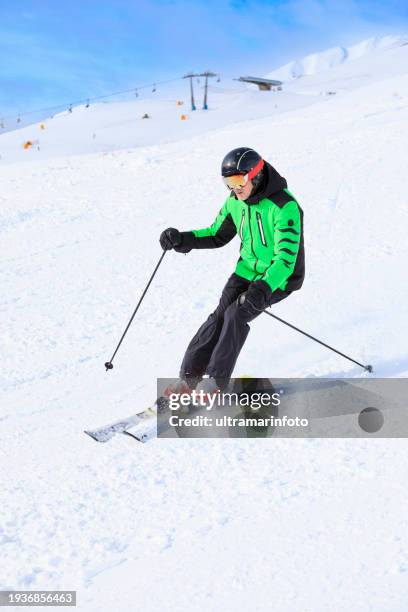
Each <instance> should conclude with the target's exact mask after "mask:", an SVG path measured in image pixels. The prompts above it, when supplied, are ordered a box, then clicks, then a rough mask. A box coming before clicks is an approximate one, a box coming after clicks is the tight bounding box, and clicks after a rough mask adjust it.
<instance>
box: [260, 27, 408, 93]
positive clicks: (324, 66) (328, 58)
mask: <svg viewBox="0 0 408 612" xmlns="http://www.w3.org/2000/svg"><path fill="white" fill-rule="evenodd" d="M407 43H408V37H403V36H384V37H372V38H368V39H367V40H363V41H362V42H360V43H358V44H357V45H353V46H351V47H332V48H331V49H327V50H326V51H322V52H320V53H312V54H311V55H307V56H306V57H304V58H302V59H300V60H293V61H291V62H289V63H288V64H285V65H284V66H281V67H280V68H277V69H276V70H273V71H272V72H270V73H269V74H268V75H266V78H270V79H278V80H281V81H284V82H286V81H290V80H291V79H299V78H300V77H304V76H310V75H316V74H317V73H319V72H327V71H328V70H332V69H333V68H336V67H337V66H340V65H341V64H344V63H347V64H349V63H350V62H352V61H354V60H356V59H360V58H362V59H363V60H365V62H366V64H367V60H368V62H369V63H371V64H372V66H373V68H374V72H376V70H375V64H376V60H377V59H378V57H380V56H381V55H383V54H384V51H387V50H390V49H395V48H398V47H401V46H404V45H406V44H407ZM387 63H388V65H390V64H391V63H392V62H391V61H390V60H389V59H387ZM348 68H350V66H348ZM399 68H400V69H401V68H402V66H400V67H399ZM326 76H327V75H326Z"/></svg>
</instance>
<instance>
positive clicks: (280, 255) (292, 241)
mask: <svg viewBox="0 0 408 612" xmlns="http://www.w3.org/2000/svg"><path fill="white" fill-rule="evenodd" d="M301 232H302V227H301V216H300V211H299V206H298V204H297V203H296V202H295V201H294V200H291V201H290V202H287V203H286V204H285V205H284V206H283V207H282V208H280V209H279V211H278V213H277V214H276V217H275V228H274V245H275V248H274V254H273V258H272V262H271V265H270V266H269V268H268V269H267V270H266V272H265V274H264V276H263V280H265V281H266V282H267V283H268V285H269V286H270V288H271V289H272V291H275V290H276V289H282V288H284V285H285V281H286V280H287V279H288V278H289V276H290V275H291V274H292V273H293V271H294V268H295V263H296V257H297V254H298V251H299V245H300V239H301ZM282 285H283V287H282Z"/></svg>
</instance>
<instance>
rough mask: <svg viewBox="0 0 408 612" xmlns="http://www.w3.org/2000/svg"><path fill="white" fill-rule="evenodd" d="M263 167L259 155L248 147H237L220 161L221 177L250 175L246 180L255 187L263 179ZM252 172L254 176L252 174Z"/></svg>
mask: <svg viewBox="0 0 408 612" xmlns="http://www.w3.org/2000/svg"><path fill="white" fill-rule="evenodd" d="M263 167H264V161H263V159H262V157H261V156H260V155H259V153H257V152H256V151H254V149H250V148H249V147H238V149H233V150H232V151H230V152H229V153H227V155H226V156H225V157H224V159H223V160H222V164H221V175H222V176H223V177H226V176H233V175H235V174H243V175H246V174H250V176H249V177H248V178H249V179H250V180H251V181H252V183H253V184H254V186H255V187H257V186H258V185H259V183H260V182H261V180H262V177H263ZM251 171H252V172H251ZM254 171H255V174H253V172H254ZM251 174H252V176H251Z"/></svg>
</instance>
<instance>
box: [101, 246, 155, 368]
mask: <svg viewBox="0 0 408 612" xmlns="http://www.w3.org/2000/svg"><path fill="white" fill-rule="evenodd" d="M165 254H166V251H163V253H162V254H161V256H160V259H159V261H158V262H157V265H156V267H155V269H154V270H153V274H152V275H151V277H150V280H149V282H148V283H147V285H146V287H145V289H144V291H143V293H142V296H141V298H140V300H139V301H138V303H137V306H136V308H135V310H134V313H133V314H132V316H131V317H130V321H129V323H128V324H127V326H126V329H125V331H124V332H123V334H122V337H121V339H120V340H119V344H118V346H117V347H116V349H115V352H114V353H113V355H112V357H111V358H110V361H107V362H106V363H105V368H106V371H108V370H112V368H113V363H112V361H113V359H114V357H115V355H116V353H117V352H118V350H119V347H120V345H121V344H122V341H123V338H124V337H125V336H126V334H127V331H128V329H129V327H130V326H131V324H132V321H133V319H134V318H135V315H136V313H137V311H138V310H139V306H140V304H141V303H142V302H143V298H144V296H145V295H146V293H147V290H148V289H149V287H150V284H151V282H152V280H153V279H154V276H155V274H156V272H157V270H158V269H159V266H160V264H161V262H162V261H163V257H164V256H165Z"/></svg>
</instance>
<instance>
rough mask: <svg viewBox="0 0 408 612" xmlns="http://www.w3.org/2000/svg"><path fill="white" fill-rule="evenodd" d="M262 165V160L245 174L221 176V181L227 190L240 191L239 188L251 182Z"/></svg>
mask: <svg viewBox="0 0 408 612" xmlns="http://www.w3.org/2000/svg"><path fill="white" fill-rule="evenodd" d="M264 164H265V162H264V160H263V159H261V160H260V161H259V162H258V163H257V164H256V166H254V167H253V168H251V170H250V171H249V172H248V173H247V174H233V175H232V176H223V177H222V180H223V181H224V185H226V186H227V187H228V189H240V188H241V187H245V185H246V184H247V183H248V181H251V180H252V179H253V178H254V177H255V176H256V175H257V174H258V173H259V172H260V171H261V170H262V168H263V167H264Z"/></svg>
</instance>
